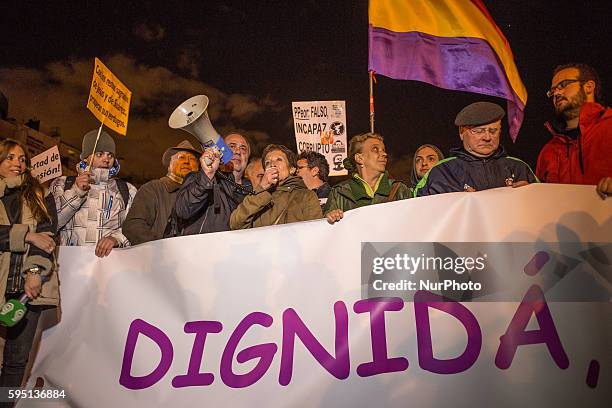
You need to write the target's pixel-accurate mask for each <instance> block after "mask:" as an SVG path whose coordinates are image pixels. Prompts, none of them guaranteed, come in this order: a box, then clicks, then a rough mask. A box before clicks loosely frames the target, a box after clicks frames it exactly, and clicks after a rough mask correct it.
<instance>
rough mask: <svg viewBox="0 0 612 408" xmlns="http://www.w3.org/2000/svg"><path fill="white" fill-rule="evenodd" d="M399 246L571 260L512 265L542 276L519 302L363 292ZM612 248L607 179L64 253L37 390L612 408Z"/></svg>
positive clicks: (242, 400) (271, 400)
mask: <svg viewBox="0 0 612 408" xmlns="http://www.w3.org/2000/svg"><path fill="white" fill-rule="evenodd" d="M384 242H399V243H409V242H449V243H452V242H472V243H474V242H476V243H477V242H481V243H501V244H502V245H503V244H509V245H510V244H514V243H532V244H534V245H535V244H537V245H539V244H542V243H555V244H556V245H558V246H561V248H562V252H561V253H559V254H557V255H555V256H556V258H554V259H552V258H551V260H550V261H543V262H540V261H537V262H536V264H537V265H535V267H534V264H533V263H532V262H530V261H529V259H526V260H525V262H526V263H525V268H524V269H523V268H520V269H517V270H512V271H507V272H505V273H511V274H515V275H517V276H524V277H525V279H529V280H531V283H530V287H529V288H528V290H527V291H526V292H525V293H522V294H520V296H519V298H518V300H517V301H507V302H462V303H459V302H453V301H447V302H443V301H442V300H441V298H439V296H437V295H435V294H433V293H431V292H427V291H418V292H417V293H416V294H415V295H414V299H413V301H408V302H403V301H402V300H401V299H399V298H368V299H363V298H362V296H361V293H362V289H363V286H364V285H366V286H367V285H368V283H367V282H365V283H364V282H363V281H362V279H361V268H362V264H361V259H362V255H363V253H362V251H363V249H362V248H363V247H364V243H384ZM331 243H333V245H330V244H331ZM602 243H603V244H602ZM611 243H612V200H606V201H604V200H601V199H600V198H599V197H597V195H596V193H595V191H594V187H593V186H566V185H540V184H537V185H530V186H526V187H522V188H517V189H508V188H501V189H495V190H487V191H482V192H477V193H451V194H442V195H437V196H433V197H423V198H417V199H411V200H405V201H397V202H392V203H386V204H380V205H374V206H368V207H362V208H360V209H356V210H353V211H348V212H346V213H345V215H344V219H342V220H341V221H340V222H338V223H336V224H334V225H329V224H327V222H326V221H325V220H317V221H310V222H304V223H295V224H288V225H278V226H273V227H265V228H256V229H252V230H241V231H228V232H221V233H215V234H203V235H197V236H188V237H180V238H173V239H167V240H162V241H156V242H151V243H147V244H144V245H140V246H137V247H134V248H128V249H125V250H120V249H115V250H113V252H112V253H111V254H110V256H109V257H107V258H104V259H100V258H96V257H95V255H94V253H93V248H92V247H62V248H61V251H60V260H59V263H60V265H61V272H60V278H61V299H62V320H61V322H60V323H59V324H58V325H57V326H55V327H53V328H51V329H49V330H47V331H46V332H45V333H44V334H43V340H42V344H41V349H40V352H39V354H38V358H37V360H36V363H35V365H34V368H33V372H32V377H31V380H30V381H31V383H32V382H34V381H35V380H36V379H37V378H38V377H40V378H41V379H43V380H44V381H45V384H46V385H47V386H49V387H54V388H57V389H63V390H65V392H66V396H67V397H66V400H64V401H63V403H60V406H66V407H67V406H79V407H111V406H113V407H114V406H117V407H151V406H172V407H194V406H201V405H203V406H211V407H220V406H231V407H252V406H266V407H294V406H300V407H301V406H313V407H366V406H378V407H406V406H411V407H443V406H452V407H458V408H460V407H470V408H473V407H493V406H494V407H517V406H518V407H536V406H537V407H565V406H580V407H596V406H606V404H607V403H609V401H610V400H611V398H612V387H610V386H609V384H610V383H611V382H612V354H611V353H610V344H611V342H612V319H610V316H611V315H612V303H611V302H610V292H611V291H612V289H611V288H610V270H611V265H610V264H611V262H610V259H611V258H612V257H607V256H608V255H606V253H605V252H602V251H601V250H600V249H601V248H602V245H603V246H604V247H605V246H606V245H608V246H609V245H610V244H611ZM570 244H572V245H578V246H580V247H581V248H582V251H579V255H578V258H576V257H574V256H573V255H571V254H569V253H567V252H566V251H565V250H564V249H563V246H565V245H570ZM591 252H592V253H593V256H592V257H589V256H588V254H589V253H591ZM608 254H609V253H608ZM551 256H552V255H551ZM417 257H418V254H417ZM580 257H582V258H580ZM491 258H492V257H491V256H490V257H489V261H493V260H492V259H491ZM503 260H504V259H503V257H502V261H503ZM528 261H529V262H528ZM502 263H503V262H502ZM597 265H599V266H597ZM385 266H386V267H387V268H389V267H390V266H391V265H386V262H385ZM372 271H374V270H372ZM377 276H379V275H377ZM383 276H384V275H383ZM567 284H569V285H570V286H573V287H574V289H575V290H576V291H579V290H580V286H581V285H583V284H589V285H594V286H596V287H599V288H600V289H602V290H603V294H604V296H607V297H605V298H604V299H606V300H603V301H602V300H590V301H580V302H572V301H558V302H557V301H549V300H548V299H547V298H546V297H547V296H549V293H552V292H554V291H555V289H556V288H557V287H558V286H563V285H567ZM606 291H607V292H606ZM39 404H40V406H43V403H39ZM33 405H34V406H36V405H37V403H36V402H35V401H34V402H33V401H27V405H26V404H25V403H24V404H23V405H22V406H33Z"/></svg>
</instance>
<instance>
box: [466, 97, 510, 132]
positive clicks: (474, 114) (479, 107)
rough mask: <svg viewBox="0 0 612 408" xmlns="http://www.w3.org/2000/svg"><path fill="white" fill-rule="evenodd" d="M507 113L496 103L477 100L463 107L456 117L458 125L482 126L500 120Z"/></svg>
mask: <svg viewBox="0 0 612 408" xmlns="http://www.w3.org/2000/svg"><path fill="white" fill-rule="evenodd" d="M505 115H506V112H504V108H502V107H501V106H499V105H498V104H496V103H491V102H475V103H472V104H471V105H468V106H466V107H465V108H463V109H461V112H459V113H458V114H457V117H456V118H455V125H457V126H480V125H486V124H488V123H492V122H495V121H498V120H500V119H501V118H503V117H504V116H505Z"/></svg>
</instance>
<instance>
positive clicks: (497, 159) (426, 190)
mask: <svg viewBox="0 0 612 408" xmlns="http://www.w3.org/2000/svg"><path fill="white" fill-rule="evenodd" d="M504 115H505V112H504V109H503V108H502V107H501V106H499V105H497V104H494V103H490V102H476V103H473V104H471V105H468V106H466V107H465V108H463V109H462V110H461V112H459V114H458V115H457V117H456V118H455V125H457V126H458V127H459V137H461V141H462V142H463V146H462V147H460V148H454V149H451V151H450V155H451V157H449V158H447V159H444V160H441V161H440V162H438V164H437V165H436V166H434V167H432V169H431V170H429V172H428V173H427V174H425V176H423V178H422V179H421V181H419V183H418V184H417V185H416V187H415V188H414V196H415V197H420V196H427V195H432V194H440V193H452V192H458V191H467V192H474V191H480V190H488V189H491V188H497V187H504V186H507V187H520V186H524V185H526V184H529V183H534V182H537V179H536V177H535V175H534V174H533V172H532V171H531V169H530V168H529V166H528V165H527V164H525V163H524V162H523V161H521V160H519V159H517V158H514V157H510V156H508V155H506V152H505V151H504V148H503V147H502V146H501V145H500V144H499V139H500V136H501V119H502V118H503V117H504Z"/></svg>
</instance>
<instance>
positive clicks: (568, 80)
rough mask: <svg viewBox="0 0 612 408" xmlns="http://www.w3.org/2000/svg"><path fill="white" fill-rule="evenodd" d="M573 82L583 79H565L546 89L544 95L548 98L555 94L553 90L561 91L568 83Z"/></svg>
mask: <svg viewBox="0 0 612 408" xmlns="http://www.w3.org/2000/svg"><path fill="white" fill-rule="evenodd" d="M574 82H584V81H582V80H581V79H566V80H564V81H561V82H559V83H558V84H557V85H555V86H553V87H552V88H550V89H549V90H548V91H546V96H547V97H549V98H552V97H553V95H554V94H555V91H562V90H564V89H565V88H566V87H567V86H568V85H570V84H573V83H574Z"/></svg>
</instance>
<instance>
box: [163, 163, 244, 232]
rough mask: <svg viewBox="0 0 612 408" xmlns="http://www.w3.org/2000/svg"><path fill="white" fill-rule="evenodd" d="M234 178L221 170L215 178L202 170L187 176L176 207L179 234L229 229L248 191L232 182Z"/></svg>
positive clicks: (179, 192)
mask: <svg viewBox="0 0 612 408" xmlns="http://www.w3.org/2000/svg"><path fill="white" fill-rule="evenodd" d="M233 177H234V176H233V175H232V174H227V175H225V174H221V173H219V172H217V173H216V174H215V177H214V178H213V179H212V180H211V179H210V178H208V176H207V175H206V173H204V172H203V171H201V170H200V171H197V172H193V173H191V174H189V175H188V176H187V178H186V179H185V181H184V182H183V185H182V186H181V188H180V189H179V191H178V194H177V197H176V203H175V207H174V209H175V213H176V217H177V221H178V225H177V228H176V229H177V231H176V233H177V235H193V234H203V233H207V232H219V231H227V230H229V220H230V215H231V214H232V211H234V210H235V209H236V207H238V204H240V203H241V202H242V200H243V199H244V197H245V193H242V192H241V191H240V190H239V189H238V187H236V185H235V183H233V182H231V181H230V180H231V178H233ZM250 187H251V186H250V184H249V185H245V188H247V189H250Z"/></svg>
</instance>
